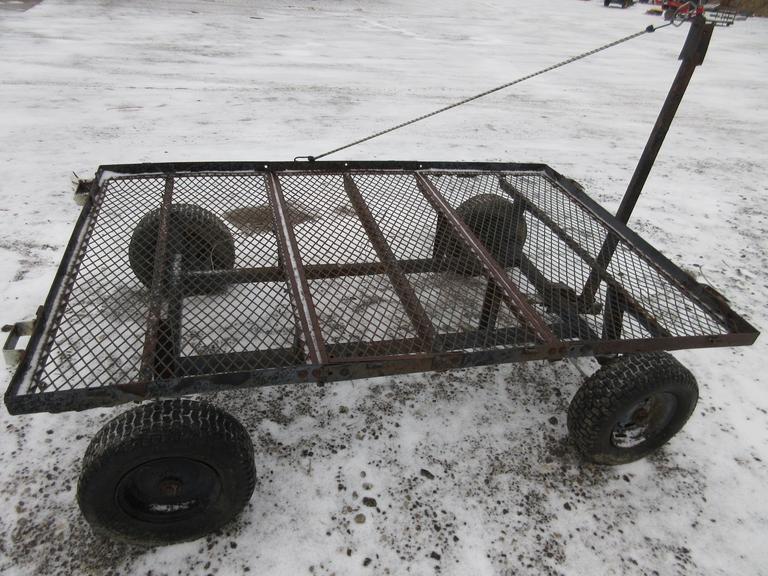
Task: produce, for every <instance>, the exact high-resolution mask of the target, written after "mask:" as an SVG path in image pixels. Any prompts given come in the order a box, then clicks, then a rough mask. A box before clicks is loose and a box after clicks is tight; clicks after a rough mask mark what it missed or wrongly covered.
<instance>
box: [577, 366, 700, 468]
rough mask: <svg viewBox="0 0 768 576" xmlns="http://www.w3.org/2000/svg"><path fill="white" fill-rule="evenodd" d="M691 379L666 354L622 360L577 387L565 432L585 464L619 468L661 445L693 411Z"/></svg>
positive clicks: (696, 391)
mask: <svg viewBox="0 0 768 576" xmlns="http://www.w3.org/2000/svg"><path fill="white" fill-rule="evenodd" d="M698 398H699V389H698V386H697V385H696V379H695V378H694V377H693V374H691V373H690V371H688V370H687V369H686V368H685V367H684V366H683V365H682V364H680V362H678V361H677V360H676V359H675V358H674V357H673V356H671V355H670V354H668V353H666V352H654V353H650V354H637V355H629V356H622V357H620V358H618V359H616V360H615V361H614V362H612V363H610V364H606V365H604V366H602V367H601V368H600V369H599V370H598V371H597V372H595V373H594V374H593V375H592V376H590V377H589V378H587V380H586V381H585V382H584V384H582V386H581V387H580V388H579V390H578V391H577V392H576V395H575V396H574V397H573V400H571V404H570V406H569V408H568V433H569V435H570V437H571V439H572V441H573V442H574V443H575V444H576V447H577V448H578V450H579V452H581V453H582V454H583V455H584V456H585V457H586V459H587V460H590V461H592V462H596V463H598V464H625V463H628V462H633V461H634V460H638V459H640V458H642V457H644V456H646V455H648V454H649V453H651V452H653V451H654V450H656V449H657V448H658V447H660V446H661V445H663V444H665V443H666V442H667V441H668V440H670V439H671V438H672V437H673V436H674V435H675V434H677V433H678V432H679V431H680V429H681V428H682V427H683V426H684V425H685V423H686V422H687V421H688V418H690V416H691V414H692V413H693V410H694V408H696V402H697V401H698Z"/></svg>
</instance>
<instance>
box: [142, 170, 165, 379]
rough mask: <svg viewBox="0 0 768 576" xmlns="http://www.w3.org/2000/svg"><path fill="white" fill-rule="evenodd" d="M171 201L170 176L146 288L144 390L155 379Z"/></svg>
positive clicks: (161, 207) (143, 357)
mask: <svg viewBox="0 0 768 576" xmlns="http://www.w3.org/2000/svg"><path fill="white" fill-rule="evenodd" d="M172 202H173V178H171V177H167V178H165V190H164V192H163V201H162V204H161V206H160V218H159V220H160V223H159V225H158V233H157V244H156V246H155V258H154V270H153V272H152V285H151V287H150V289H149V306H148V312H147V321H146V331H145V336H144V348H143V351H142V353H141V367H140V368H139V374H138V382H139V383H140V385H141V386H142V388H141V390H143V389H144V388H143V387H144V386H145V383H146V382H149V381H150V380H153V379H154V369H155V352H156V350H157V343H158V331H159V328H160V319H161V318H160V314H161V311H162V305H163V283H164V276H165V263H166V253H167V249H168V238H169V236H170V232H169V228H170V223H171V203H172Z"/></svg>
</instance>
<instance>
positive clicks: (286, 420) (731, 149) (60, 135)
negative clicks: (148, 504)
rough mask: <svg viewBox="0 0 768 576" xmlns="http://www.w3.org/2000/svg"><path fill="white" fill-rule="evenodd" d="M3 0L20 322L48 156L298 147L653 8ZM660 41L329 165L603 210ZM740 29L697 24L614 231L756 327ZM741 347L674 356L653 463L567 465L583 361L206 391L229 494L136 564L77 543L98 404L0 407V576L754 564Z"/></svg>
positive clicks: (754, 72)
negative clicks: (244, 479)
mask: <svg viewBox="0 0 768 576" xmlns="http://www.w3.org/2000/svg"><path fill="white" fill-rule="evenodd" d="M28 4H29V5H32V8H31V9H29V10H27V11H15V10H4V9H3V4H2V3H0V53H2V55H3V57H2V59H0V78H2V82H1V83H0V104H1V105H0V127H1V128H2V133H3V134H4V137H3V138H2V139H0V199H1V200H2V204H1V205H0V215H1V216H0V218H2V224H3V225H2V228H0V234H1V235H2V239H1V240H0V255H1V256H2V259H1V260H0V262H2V264H1V265H0V283H2V285H3V287H4V290H3V292H2V296H0V298H2V308H0V309H2V312H3V320H4V321H5V322H12V321H18V320H21V319H24V318H29V317H31V316H32V315H33V314H34V311H35V309H36V307H37V306H38V305H39V304H40V303H42V301H43V300H44V298H45V295H46V294H47V291H48V288H49V287H50V284H51V281H52V279H53V276H54V273H55V269H56V266H57V264H58V262H59V259H60V257H61V255H62V253H63V250H64V247H65V245H66V242H67V240H68V238H69V236H70V234H71V231H72V228H73V226H74V223H75V221H76V218H77V214H78V207H77V206H76V205H75V204H74V203H73V202H72V201H71V198H70V196H71V186H70V179H71V176H72V171H74V172H76V173H77V174H78V175H79V176H81V177H85V176H88V175H90V174H92V173H93V172H94V171H95V169H96V167H97V166H98V165H99V164H116V163H127V162H145V161H166V160H167V161H188V160H270V161H274V160H285V159H292V158H293V157H294V156H297V155H305V154H319V153H322V152H323V151H325V150H329V149H332V148H335V147H336V146H339V145H341V144H344V143H346V142H348V141H351V140H354V139H356V138H358V137H361V136H363V135H366V134H368V133H371V132H374V131H376V130H379V129H382V128H385V127H388V126H390V125H392V124H395V123H398V122H400V121H402V120H405V119H408V118H410V117H412V116H416V115H419V114H422V113H424V112H427V111H429V110H431V109H433V108H437V107H440V106H443V105H445V104H447V103H450V102H452V101H454V100H457V99H460V98H463V97H465V96H467V95H470V94H472V93H474V92H479V91H482V90H485V89H487V88H490V87H493V86H496V85H498V84H501V83H504V82H507V81H509V80H511V79H514V78H515V77H517V76H520V75H523V74H528V73H530V72H532V71H535V70H537V69H539V68H542V67H544V66H548V65H550V64H552V63H554V62H557V61H559V60H561V59H563V58H566V57H570V56H572V55H575V54H577V53H580V52H582V51H584V50H587V49H591V48H593V47H595V46H597V45H600V44H603V43H605V42H608V41H612V40H614V39H616V38H618V37H621V36H624V35H626V34H630V33H632V32H635V31H638V30H641V29H642V28H644V27H645V26H647V25H648V24H659V23H660V20H659V19H658V18H657V17H652V16H648V15H646V14H644V11H645V7H644V6H643V5H640V4H638V5H635V6H634V7H632V8H629V9H626V10H621V9H618V8H611V9H606V8H604V7H603V6H602V3H601V2H597V1H592V2H575V1H573V0H553V1H551V2H530V1H529V2H523V1H522V0H484V1H483V2H481V3H474V4H472V5H471V7H470V6H469V5H468V4H467V3H466V2H461V1H459V0H444V1H443V2H440V3H434V2H426V1H424V0H408V1H405V0H382V1H380V2H370V1H367V0H358V1H356V2H355V1H352V0H348V1H341V0H336V1H333V0H317V1H309V0H291V2H290V3H288V2H283V1H276V0H265V1H263V2H260V3H258V4H256V3H251V2H246V1H236V0H229V1H226V2H224V1H222V2H210V1H203V0H199V1H194V0H184V1H182V0H172V1H167V2H164V3H157V2H149V1H142V0H137V1H133V2H128V1H105V0H91V1H86V0H73V1H70V2H65V1H64V0H44V1H43V2H40V3H37V4H35V3H34V2H30V3H28ZM684 30H685V29H684V28H682V29H673V28H666V29H664V30H662V31H659V32H657V33H654V34H653V35H646V36H643V37H642V38H640V39H638V40H634V41H632V42H630V43H628V44H624V45H622V46H620V47H617V48H614V49H612V50H609V51H607V52H605V53H602V54H600V55H597V56H595V57H592V58H589V59H587V60H584V61H581V62H579V63H577V64H574V65H572V66H569V67H566V68H563V69H561V70H558V71H556V72H552V73H550V74H547V75H545V76H543V77H540V78H537V79H534V80H531V81H529V82H526V83H524V84H521V85H519V86H516V87H514V88H512V89H511V90H509V91H505V92H502V93H499V94H496V95H493V96H490V97H488V98H487V99H482V100H480V101H477V102H474V103H472V104H469V105H467V106H465V107H462V108H459V109H456V110H452V111H450V112H447V113H445V114H443V115H441V116H439V117H437V118H433V119H430V120H427V121H425V122H423V123H421V124H417V125H416V126H412V127H409V128H407V129H404V130H402V131H398V132H395V133H393V134H390V135H387V136H384V137H382V138H380V139H377V140H374V141H371V142H368V143H366V144H364V145H362V146H360V147H357V148H352V149H350V150H349V151H347V152H345V153H344V154H343V155H341V156H340V157H339V158H336V159H402V160H412V159H415V160H445V161H450V160H457V161H458V160H467V161H482V160H487V161H517V162H543V163H546V164H549V165H551V166H552V167H553V168H555V169H556V170H558V171H559V172H561V173H563V174H565V175H567V176H569V177H571V178H574V179H575V180H577V181H578V182H580V183H581V184H582V185H583V186H584V187H585V189H586V190H587V192H588V193H589V194H590V195H591V196H593V197H594V198H596V199H598V200H599V201H600V202H601V203H603V204H604V205H605V206H606V207H608V208H609V209H611V210H615V208H616V207H617V206H618V202H619V200H620V198H621V194H622V192H623V188H624V187H625V186H626V183H627V182H628V181H629V178H630V176H631V173H632V170H633V169H634V165H635V162H636V159H637V157H638V156H639V154H640V151H641V149H642V145H643V143H644V141H645V139H646V137H647V135H648V132H649V131H650V127H651V126H652V124H653V122H654V120H655V117H656V114H657V112H658V109H659V107H660V105H661V102H662V100H663V98H664V95H665V93H666V90H667V88H668V86H669V84H670V82H671V80H672V78H673V76H674V74H675V71H676V69H677V66H678V62H677V60H676V58H677V54H678V53H679V50H680V48H681V46H682V42H683V39H684ZM767 32H768V21H766V20H765V19H750V20H747V21H745V22H737V23H736V25H734V26H733V27H731V28H728V29H718V30H716V31H715V35H714V38H713V40H712V44H711V46H710V52H709V54H708V56H707V60H706V62H705V64H704V65H703V66H702V67H701V68H700V69H698V70H697V72H696V74H695V76H694V79H693V81H692V82H691V86H690V89H689V91H688V93H687V95H686V97H685V100H684V103H683V106H682V107H681V109H680V111H679V114H678V117H677V119H676V120H675V123H674V125H673V127H672V130H671V131H670V134H669V137H668V139H667V142H666V144H665V146H664V148H663V150H662V154H661V156H660V158H659V160H658V162H657V164H656V166H655V168H654V171H653V173H652V174H651V177H650V179H649V181H648V184H647V186H646V191H645V193H644V196H643V197H642V198H641V200H640V203H639V205H638V208H637V211H636V213H635V215H634V216H633V218H632V226H633V228H634V229H635V230H636V231H638V232H639V233H640V234H641V235H643V236H644V237H645V238H646V239H648V240H649V241H650V242H651V243H652V244H654V245H655V246H656V247H657V248H659V249H660V250H661V251H662V252H663V253H665V254H666V255H668V256H669V257H670V258H671V259H672V260H673V261H675V262H676V263H677V264H679V265H681V266H682V267H684V268H686V269H688V270H690V271H691V272H692V273H694V274H695V275H696V276H697V277H698V278H700V279H701V280H702V281H706V282H708V283H710V284H712V285H713V286H715V287H716V288H718V289H719V290H721V291H722V292H723V293H724V294H725V295H727V297H728V298H730V299H731V300H732V305H733V307H734V308H735V309H736V310H737V311H739V312H741V313H743V314H744V315H745V316H746V317H747V318H748V319H750V321H751V322H753V323H754V324H755V325H756V326H758V327H765V326H768V306H767V304H768V280H767V277H766V272H765V270H766V269H768V241H767V240H766V232H767V231H768V211H767V210H766V208H765V204H766V198H767V197H768V185H767V184H766V182H768V152H766V151H768V131H767V130H766V126H768V106H766V102H768V75H767V74H766V70H765V62H766V57H767V56H768V54H767V53H768V33H767ZM332 158H333V157H332ZM766 342H767V341H766V339H765V338H761V339H759V340H758V342H757V343H756V344H755V345H754V346H753V347H750V348H737V349H717V350H708V351H696V350H692V351H684V352H680V353H676V356H677V357H678V358H679V359H680V360H681V361H683V362H684V363H685V364H686V365H687V366H688V367H689V368H690V369H691V370H692V371H693V372H694V374H695V375H696V377H697V378H698V380H699V385H700V387H701V400H700V403H699V407H698V408H697V410H696V414H695V415H694V417H693V418H692V419H691V421H690V422H689V424H688V425H687V426H686V428H685V429H684V430H683V431H682V432H681V433H680V434H679V435H678V436H677V437H676V438H675V439H674V440H673V441H672V442H670V443H669V445H667V446H666V447H665V448H663V449H662V450H661V451H660V452H659V453H657V454H656V455H654V456H652V457H650V458H648V459H646V460H644V461H640V462H637V463H634V464H631V465H627V466H621V467H617V468H602V467H594V466H589V465H585V464H583V463H581V462H580V461H579V459H578V457H577V456H576V454H575V453H574V450H573V448H572V447H571V445H570V444H569V443H568V441H567V436H566V429H565V418H564V416H565V411H566V408H567V402H568V399H569V398H570V397H571V396H572V395H573V393H574V392H575V390H576V388H577V386H578V384H579V382H580V381H581V379H582V378H583V375H582V371H583V372H587V373H588V372H590V371H591V370H593V369H594V365H593V364H592V362H591V361H580V362H579V364H578V366H574V365H573V364H570V363H556V364H547V363H528V364H524V365H519V366H500V367H490V368H481V369H474V370H465V371H456V372H451V373H445V374H428V375H415V376H409V377H392V378H382V379H378V380H375V381H367V382H355V383H340V384H336V385H329V386H325V387H316V386H293V387H276V388H270V389H265V390H261V391H252V392H237V393H227V394H224V393H222V394H217V395H215V396H214V397H212V399H213V400H214V401H216V402H217V403H219V404H220V405H222V406H223V407H225V408H227V409H229V410H230V411H232V412H233V413H234V414H235V415H236V416H238V418H240V419H241V420H242V421H243V422H244V423H245V425H246V427H247V428H248V430H249V432H250V433H251V436H252V438H253V440H254V444H255V447H256V454H257V456H256V458H257V462H256V464H257V470H258V474H259V482H258V485H257V489H256V493H255V494H254V497H253V499H252V500H251V503H250V505H249V507H248V509H247V510H246V511H245V513H244V514H243V516H242V517H241V519H240V520H238V521H237V522H236V523H235V524H233V525H232V526H231V527H229V528H228V529H227V530H226V531H225V532H224V533H222V534H219V535H214V536H212V537H210V538H208V539H206V540H202V541H199V542H193V543H187V544H182V545H177V546H171V547H167V548H162V549H152V550H142V549H135V548H130V547H127V546H123V545H118V544H114V543H111V542H109V541H106V540H103V539H101V538H97V537H94V536H93V535H92V534H91V533H90V531H89V528H88V526H87V525H86V524H85V522H84V520H83V519H82V518H81V516H80V515H79V512H78V509H77V505H76V502H75V498H74V495H75V489H76V478H77V474H78V471H79V462H80V458H81V457H82V454H83V452H84V450H85V448H86V446H87V443H88V441H89V438H90V437H92V436H93V434H94V433H95V432H96V430H97V429H98V428H99V427H100V426H101V425H103V423H104V422H105V421H106V419H108V418H109V417H111V416H112V415H113V414H115V413H117V412H118V411H119V410H121V409H122V408H121V409H116V410H93V411H89V412H85V413H67V414H61V415H45V414H41V415H33V416H24V417H11V416H9V415H8V414H7V412H6V411H5V409H4V408H3V409H1V410H0V426H2V429H3V431H4V434H3V437H2V440H0V461H1V462H2V464H3V465H2V466H0V510H1V511H2V513H1V514H0V571H2V573H3V574H14V575H15V574H24V575H26V574H67V575H69V574H86V573H90V574H107V573H111V574H147V573H149V572H150V571H151V573H152V574H155V575H157V574H207V573H215V574H242V573H244V572H245V570H246V568H249V573H251V574H270V575H272V574H277V575H280V574H291V575H293V574H310V573H311V574H316V575H330V574H336V575H343V574H354V575H357V574H366V573H370V574H407V573H411V574H437V573H440V574H455V575H458V574H478V575H484V574H561V573H564V574H653V573H659V574H768V569H767V568H766V566H768V551H766V548H765V544H764V540H765V534H766V533H768V502H767V501H766V499H765V498H764V496H763V495H764V490H765V486H766V484H768V466H767V465H766V462H768V426H766V424H767V423H768V392H766V384H768V378H767V377H766V375H765V360H764V358H765V357H766V352H768V350H766V347H768V344H767V343H766ZM9 378H10V372H9V371H7V372H5V374H4V377H3V380H4V383H7V381H8V379H9ZM342 406H343V407H345V408H346V409H348V410H344V409H341V407H342ZM422 468H423V469H426V470H429V471H430V472H431V473H432V474H434V479H431V480H430V479H428V478H427V477H425V476H423V475H421V473H420V470H421V469H422ZM363 473H365V477H363V476H362V474H363ZM364 484H365V486H368V484H370V485H371V487H370V488H367V489H366V487H365V486H364ZM365 495H370V496H372V497H374V498H375V499H376V500H377V503H378V509H379V510H380V511H377V510H376V509H374V508H368V507H365V506H363V505H362V504H361V498H362V497H363V496H365ZM358 513H363V514H365V516H366V521H365V523H364V524H357V523H355V522H354V520H353V518H354V516H355V515H356V514H358ZM454 536H455V537H456V539H455V538H454ZM433 552H434V553H436V554H439V556H440V559H439V560H436V559H435V558H433V557H431V556H430V555H431V554H432V553H433ZM366 558H370V562H369V563H368V564H367V565H365V566H364V561H365V559H366Z"/></svg>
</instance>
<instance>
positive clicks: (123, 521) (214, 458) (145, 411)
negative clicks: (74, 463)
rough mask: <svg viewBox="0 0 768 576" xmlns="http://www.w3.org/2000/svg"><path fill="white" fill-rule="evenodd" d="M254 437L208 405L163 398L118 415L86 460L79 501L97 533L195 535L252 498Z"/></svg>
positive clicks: (151, 541)
mask: <svg viewBox="0 0 768 576" xmlns="http://www.w3.org/2000/svg"><path fill="white" fill-rule="evenodd" d="M254 484H255V472H254V462H253V445H252V444H251V439H250V437H249V435H248V433H247V432H246V430H245V428H243V426H242V424H240V423H239V422H238V421H237V420H236V419H235V418H233V417H232V416H230V415H229V414H227V413H226V412H223V411H222V410H219V409H217V408H216V407H214V406H212V405H211V404H208V403H205V402H195V401H191V400H183V399H178V400H164V401H159V402H154V403H151V404H144V405H142V406H139V407H138V408H135V409H133V410H130V411H128V412H125V413H123V414H121V415H119V416H118V417H117V418H115V419H113V420H111V421H110V422H108V423H107V424H106V426H104V428H102V429H101V430H100V431H99V432H98V433H97V434H96V436H95V437H94V438H93V440H92V442H91V444H90V445H89V446H88V450H87V451H86V453H85V457H84V459H83V469H82V473H81V475H80V481H79V483H78V487H77V500H78V503H79V504H80V509H81V511H82V513H83V516H85V519H86V520H87V521H88V523H89V524H90V525H91V527H92V528H93V529H94V531H95V532H99V533H102V534H104V535H106V536H109V537H111V538H113V539H115V540H121V541H124V542H129V543H131V544H138V545H144V546H154V545H163V544H173V543H175V542H184V541H187V540H195V539H197V538H200V537H202V536H205V535H206V534H208V533H210V532H213V531H214V530H218V529H219V528H221V527H222V526H224V525H225V524H227V523H228V522H230V521H231V520H232V519H233V518H235V517H236V516H237V515H238V514H239V513H240V511H241V510H242V509H243V508H244V507H245V505H246V504H247V503H248V500H249V499H250V497H251V494H252V493H253V489H254Z"/></svg>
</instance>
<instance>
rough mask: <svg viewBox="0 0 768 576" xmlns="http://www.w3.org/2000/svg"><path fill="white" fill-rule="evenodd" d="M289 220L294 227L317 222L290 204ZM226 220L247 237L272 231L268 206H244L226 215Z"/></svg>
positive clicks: (308, 213) (312, 215) (296, 206)
mask: <svg viewBox="0 0 768 576" xmlns="http://www.w3.org/2000/svg"><path fill="white" fill-rule="evenodd" d="M287 207H288V220H289V222H290V223H291V225H292V226H298V225H299V224H302V223H304V222H311V221H313V220H315V218H316V216H315V214H312V213H310V212H308V211H307V210H304V209H303V208H302V207H300V206H298V205H296V204H288V205H287ZM224 219H225V220H226V221H227V222H229V223H230V224H232V225H233V226H234V227H235V228H237V230H238V231H239V232H241V233H242V234H246V235H249V236H251V235H255V234H265V233H267V232H271V231H272V227H273V221H272V208H270V207H269V206H268V205H259V206H244V207H242V208H236V209H235V210H230V211H229V212H225V213H224Z"/></svg>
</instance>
